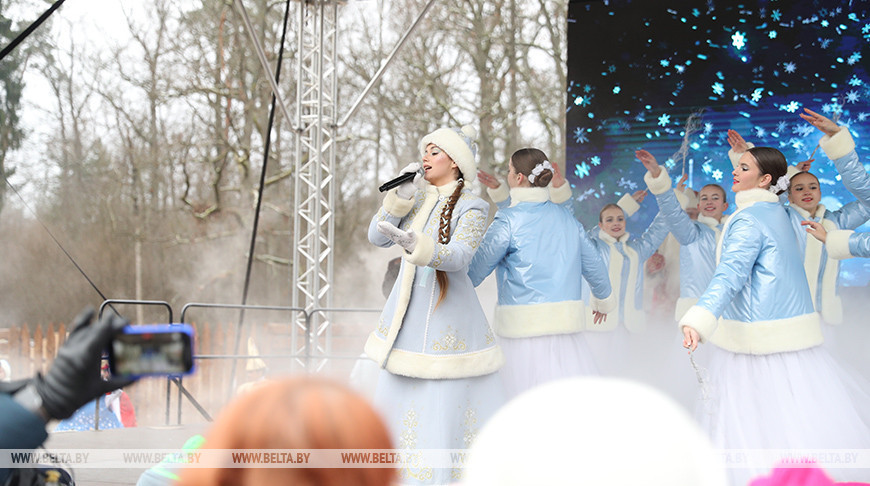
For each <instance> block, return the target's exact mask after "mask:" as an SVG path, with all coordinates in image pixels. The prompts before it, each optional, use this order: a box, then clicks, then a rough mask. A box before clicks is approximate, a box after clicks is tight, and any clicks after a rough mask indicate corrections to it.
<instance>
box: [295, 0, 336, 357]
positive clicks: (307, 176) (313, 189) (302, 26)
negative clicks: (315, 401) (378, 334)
mask: <svg viewBox="0 0 870 486" xmlns="http://www.w3.org/2000/svg"><path fill="white" fill-rule="evenodd" d="M338 3H339V2H337V1H334V0H300V1H299V17H298V25H297V31H296V32H297V36H298V50H297V59H296V61H297V66H296V68H297V84H296V86H297V87H296V120H295V126H296V129H297V136H296V148H295V157H296V163H295V171H294V206H295V209H296V211H295V213H294V218H293V268H292V271H293V272H294V273H293V282H292V283H293V300H292V305H293V307H301V308H304V309H305V310H306V311H309V312H310V311H311V310H312V309H322V308H331V307H332V305H333V302H332V281H333V246H334V242H335V241H334V240H335V214H334V207H335V205H334V204H333V203H334V201H335V190H336V187H335V184H336V182H335V177H334V174H335V135H336V127H337V123H336V122H337V120H336V117H337V112H336V109H337V103H336V96H337V86H336V61H337V59H336V42H337V41H336V37H337V36H336V30H337V23H338ZM296 325H297V329H298V330H300V331H301V332H302V335H304V336H306V338H305V339H304V340H302V342H301V343H300V342H297V345H296V349H294V354H296V355H297V356H299V355H305V356H309V357H315V358H316V357H317V356H324V355H328V354H329V351H330V350H329V348H330V339H329V338H330V331H331V330H330V326H329V320H328V318H327V317H325V314H322V313H321V314H316V315H314V317H313V318H312V319H311V320H310V322H299V321H297V323H296ZM295 334H296V333H294V335H295ZM304 365H305V366H306V367H308V366H312V367H314V368H317V367H318V365H317V364H316V362H315V361H313V360H309V362H308V363H304ZM310 371H315V369H311V370H310Z"/></svg>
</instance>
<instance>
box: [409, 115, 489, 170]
mask: <svg viewBox="0 0 870 486" xmlns="http://www.w3.org/2000/svg"><path fill="white" fill-rule="evenodd" d="M466 129H468V130H466ZM473 130H474V129H473V128H471V127H469V126H468V125H466V126H464V127H462V130H461V132H462V135H460V134H459V132H457V131H456V130H454V129H452V128H439V129H438V130H435V131H434V132H432V133H430V134H429V135H426V136H425V137H423V139H422V140H420V154H421V155H422V154H425V153H426V147H427V146H428V145H429V144H430V143H431V144H435V145H436V146H437V147H438V148H440V149H441V150H443V151H445V152H447V155H449V156H450V158H451V159H453V161H454V162H456V165H457V166H458V167H459V170H460V171H461V172H462V176H463V177H466V178H468V180H471V179H473V178H474V177H477V163H476V162H475V161H474V152H472V150H471V147H470V146H469V144H468V143H466V141H465V140H464V139H463V138H468V139H469V141H471V142H472V143H474V140H475V139H476V138H477V133H476V132H475V133H471V132H472V131H473Z"/></svg>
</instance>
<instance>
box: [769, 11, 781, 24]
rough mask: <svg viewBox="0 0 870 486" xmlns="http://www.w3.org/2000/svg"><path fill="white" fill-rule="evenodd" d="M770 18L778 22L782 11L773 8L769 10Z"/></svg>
mask: <svg viewBox="0 0 870 486" xmlns="http://www.w3.org/2000/svg"><path fill="white" fill-rule="evenodd" d="M770 18H772V19H773V20H775V21H777V22H779V19H781V18H782V12H780V11H779V10H778V9H777V10H774V11H773V12H770Z"/></svg>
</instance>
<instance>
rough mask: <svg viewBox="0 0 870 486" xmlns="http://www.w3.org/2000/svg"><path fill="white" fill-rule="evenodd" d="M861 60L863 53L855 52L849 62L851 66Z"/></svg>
mask: <svg viewBox="0 0 870 486" xmlns="http://www.w3.org/2000/svg"><path fill="white" fill-rule="evenodd" d="M860 60H861V53H860V52H853V53H852V55H851V56H849V60H848V61H847V62H848V63H849V65H850V66H851V65H853V64H855V63H856V62H858V61H860Z"/></svg>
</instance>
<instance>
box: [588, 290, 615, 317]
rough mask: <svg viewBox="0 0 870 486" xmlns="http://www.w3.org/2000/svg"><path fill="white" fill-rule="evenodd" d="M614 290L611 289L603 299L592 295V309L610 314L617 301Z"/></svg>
mask: <svg viewBox="0 0 870 486" xmlns="http://www.w3.org/2000/svg"><path fill="white" fill-rule="evenodd" d="M616 292H617V291H613V290H612V289H611V291H610V295H608V296H607V297H605V298H603V299H598V298H596V297H592V302H591V307H592V310H594V311H598V312H601V313H602V314H610V313H612V312H613V311H615V310H616V304H618V303H619V301H618V300H617V297H616Z"/></svg>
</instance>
